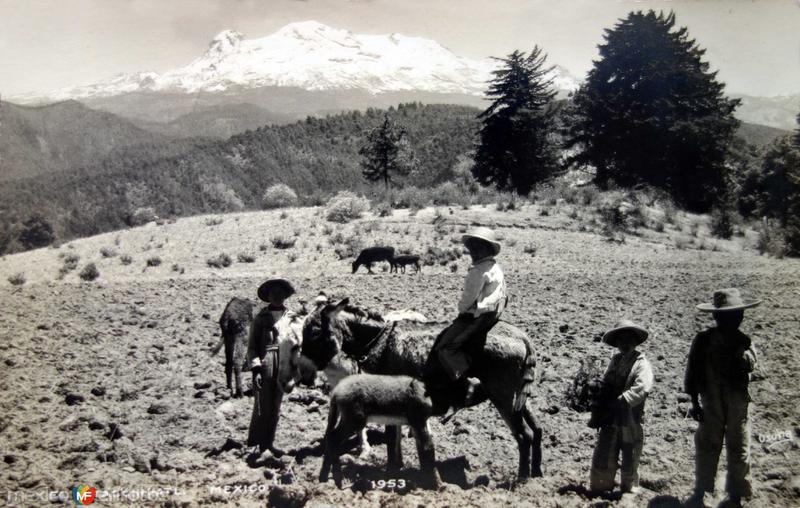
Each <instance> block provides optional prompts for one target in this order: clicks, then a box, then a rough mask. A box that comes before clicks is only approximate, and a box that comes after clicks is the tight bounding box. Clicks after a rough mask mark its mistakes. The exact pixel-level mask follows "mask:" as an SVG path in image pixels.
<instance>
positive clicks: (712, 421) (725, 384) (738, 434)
mask: <svg viewBox="0 0 800 508" xmlns="http://www.w3.org/2000/svg"><path fill="white" fill-rule="evenodd" d="M759 303H761V302H760V301H745V300H743V299H742V296H741V294H740V292H739V290H738V289H736V288H728V289H719V290H717V291H714V297H713V302H712V303H710V304H708V303H703V304H700V305H698V306H697V308H698V309H699V310H701V311H703V312H711V315H712V316H713V317H714V321H716V326H714V327H711V328H708V329H707V330H704V331H702V332H700V333H698V334H697V336H696V337H695V338H694V341H693V342H692V347H691V349H690V350H689V359H688V364H687V366H686V380H685V391H686V393H688V394H689V395H690V396H691V397H692V408H691V410H690V414H691V415H692V418H694V419H695V420H696V421H698V422H699V425H698V426H697V432H696V433H695V436H694V442H695V486H694V492H693V494H692V496H691V497H690V498H689V500H688V501H687V503H686V504H687V506H702V505H703V497H704V495H705V493H706V492H713V491H714V479H715V477H716V475H717V463H718V462H719V454H720V451H721V450H722V442H723V440H724V441H725V448H726V452H727V461H728V475H727V478H726V481H725V491H726V492H727V494H728V497H727V499H726V500H725V501H724V502H723V504H722V505H720V506H726V507H737V506H741V502H742V499H743V498H749V497H750V496H751V495H752V491H751V487H750V418H749V414H748V410H749V406H750V401H751V400H752V399H751V398H750V393H749V391H748V384H749V381H750V373H751V372H753V371H754V370H755V369H756V367H757V364H756V360H757V358H756V352H755V350H754V349H753V345H752V341H751V340H750V337H748V336H747V335H745V334H744V333H742V332H741V331H739V325H740V324H741V323H742V319H744V309H747V308H749V307H755V306H756V305H758V304H759ZM698 396H699V397H698Z"/></svg>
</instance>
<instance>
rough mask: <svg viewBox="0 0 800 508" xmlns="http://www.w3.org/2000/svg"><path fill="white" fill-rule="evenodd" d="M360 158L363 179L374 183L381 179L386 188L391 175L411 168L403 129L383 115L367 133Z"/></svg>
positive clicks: (409, 147)
mask: <svg viewBox="0 0 800 508" xmlns="http://www.w3.org/2000/svg"><path fill="white" fill-rule="evenodd" d="M358 153H359V155H361V157H362V158H361V172H362V174H363V175H364V177H365V178H366V179H367V180H369V181H371V182H377V181H380V180H383V183H384V185H385V186H386V189H387V190H388V189H389V182H390V181H391V179H392V174H397V175H405V174H408V172H409V171H411V169H412V168H413V165H414V163H413V160H414V158H413V154H412V152H411V146H410V145H409V143H408V140H407V139H406V130H405V129H404V128H403V127H400V126H399V125H397V124H396V123H395V122H394V121H393V120H392V119H391V118H390V117H389V114H388V113H386V114H384V115H383V120H382V121H381V123H380V125H378V126H377V127H375V128H374V129H372V130H371V131H370V132H369V133H368V134H367V139H366V142H365V143H364V145H362V146H361V148H360V149H359V150H358Z"/></svg>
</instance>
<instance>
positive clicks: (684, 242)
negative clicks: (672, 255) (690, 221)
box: [675, 236, 692, 250]
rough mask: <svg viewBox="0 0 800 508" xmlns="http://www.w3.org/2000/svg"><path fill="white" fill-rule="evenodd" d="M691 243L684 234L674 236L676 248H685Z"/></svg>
mask: <svg viewBox="0 0 800 508" xmlns="http://www.w3.org/2000/svg"><path fill="white" fill-rule="evenodd" d="M691 243H692V242H691V241H690V240H689V239H688V238H686V237H685V236H678V237H677V238H675V248H677V249H678V250H684V249H686V248H687V247H688V246H689V245H691Z"/></svg>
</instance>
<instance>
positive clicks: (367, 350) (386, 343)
mask: <svg viewBox="0 0 800 508" xmlns="http://www.w3.org/2000/svg"><path fill="white" fill-rule="evenodd" d="M415 328H416V329H415V330H413V331H408V330H404V326H403V325H402V324H396V323H392V322H387V321H385V320H383V319H382V318H381V317H380V316H379V315H377V314H375V313H370V312H368V311H366V310H364V309H361V308H358V307H355V306H351V305H349V300H348V299H347V298H345V299H344V300H342V301H340V302H339V303H337V304H335V305H331V304H329V305H325V306H323V307H320V308H318V309H317V310H316V311H314V312H313V313H311V315H309V317H308V319H307V320H306V322H305V324H304V327H303V344H302V353H303V356H305V357H307V358H309V359H310V360H311V361H313V362H314V364H315V365H316V367H317V369H319V370H326V369H328V370H330V368H331V367H332V365H331V363H332V362H331V361H332V360H333V359H334V357H336V356H337V355H340V354H343V355H347V356H349V357H351V358H353V359H354V360H355V361H356V362H357V363H358V365H359V366H360V368H361V370H362V371H363V372H367V373H371V374H384V375H393V376H409V377H412V378H415V379H422V376H423V370H424V367H425V363H426V360H427V358H428V354H429V352H430V349H431V347H432V346H433V342H434V339H435V338H436V335H437V333H438V331H439V330H436V329H435V328H433V327H431V326H429V325H425V326H419V325H417V326H416V327H415ZM474 358H475V362H474V366H473V368H472V370H471V371H470V375H471V376H474V377H476V378H478V379H479V380H480V382H481V390H480V393H481V395H482V396H481V397H478V398H477V400H476V401H475V403H476V404H477V403H479V402H482V401H485V400H486V399H488V400H490V401H491V402H492V404H494V406H495V407H496V408H497V410H498V411H499V412H500V415H501V416H502V417H503V420H504V421H505V422H506V424H507V425H508V426H509V428H510V429H511V432H512V433H513V435H514V439H515V440H516V441H517V445H518V448H519V468H518V475H519V478H520V479H523V480H524V479H526V478H528V477H530V476H531V475H533V476H541V439H542V431H541V428H540V427H539V426H538V424H537V422H536V419H535V417H534V415H533V413H532V412H531V411H530V409H529V408H528V406H527V404H526V401H527V397H528V396H529V395H531V394H532V393H533V388H534V386H533V382H534V369H535V361H534V357H533V349H532V346H531V343H530V339H529V338H528V336H527V335H526V334H525V333H524V332H523V331H522V330H520V329H518V328H516V327H515V326H513V325H510V324H508V323H505V322H502V321H501V322H499V323H498V324H497V325H496V326H495V327H494V328H493V329H492V330H491V332H490V333H489V335H488V336H487V339H486V343H485V345H484V346H483V348H482V349H481V350H480V351H476V352H475V356H474ZM435 407H436V409H434V413H435V414H443V412H444V409H446V407H447V405H446V404H444V405H443V404H436V405H435ZM438 408H444V409H442V412H441V413H439V412H438V410H439V409H438ZM392 432H393V433H394V434H396V433H397V430H396V429H394V430H393V431H392ZM390 457H391V455H390ZM397 458H398V459H400V457H397Z"/></svg>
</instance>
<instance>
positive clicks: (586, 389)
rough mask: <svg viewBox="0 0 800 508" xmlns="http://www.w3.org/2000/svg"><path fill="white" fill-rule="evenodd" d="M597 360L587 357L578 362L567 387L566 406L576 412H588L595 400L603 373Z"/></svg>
mask: <svg viewBox="0 0 800 508" xmlns="http://www.w3.org/2000/svg"><path fill="white" fill-rule="evenodd" d="M599 363H600V362H599V361H598V359H597V358H593V357H589V358H585V359H581V360H580V366H579V367H578V372H576V373H575V376H574V377H573V378H572V383H571V384H570V385H569V386H568V387H567V392H566V394H565V395H566V402H567V406H568V407H569V408H571V409H574V410H575V411H578V412H585V411H589V410H590V409H591V406H592V402H593V401H594V400H596V397H597V395H598V391H599V388H600V386H601V384H602V379H603V371H602V370H601V369H600V365H599Z"/></svg>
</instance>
